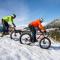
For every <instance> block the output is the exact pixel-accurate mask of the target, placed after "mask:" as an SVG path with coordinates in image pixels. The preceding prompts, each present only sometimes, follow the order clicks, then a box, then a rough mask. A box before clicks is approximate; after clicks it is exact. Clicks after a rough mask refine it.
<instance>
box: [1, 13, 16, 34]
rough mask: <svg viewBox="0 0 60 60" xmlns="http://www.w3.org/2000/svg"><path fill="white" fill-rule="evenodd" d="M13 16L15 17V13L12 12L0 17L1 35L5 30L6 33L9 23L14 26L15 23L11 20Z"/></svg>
mask: <svg viewBox="0 0 60 60" xmlns="http://www.w3.org/2000/svg"><path fill="white" fill-rule="evenodd" d="M15 18H16V15H15V14H13V15H12V16H5V17H3V18H2V24H3V35H4V34H5V32H7V33H8V31H9V26H10V24H12V25H13V26H14V27H15V24H14V22H13V20H14V19H15Z"/></svg>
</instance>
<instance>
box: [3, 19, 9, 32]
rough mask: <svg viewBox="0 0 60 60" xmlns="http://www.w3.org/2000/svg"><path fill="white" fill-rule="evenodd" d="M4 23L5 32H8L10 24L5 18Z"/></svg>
mask: <svg viewBox="0 0 60 60" xmlns="http://www.w3.org/2000/svg"><path fill="white" fill-rule="evenodd" d="M2 24H3V33H5V32H8V31H9V29H8V28H9V24H8V23H7V22H6V21H5V20H3V19H2Z"/></svg>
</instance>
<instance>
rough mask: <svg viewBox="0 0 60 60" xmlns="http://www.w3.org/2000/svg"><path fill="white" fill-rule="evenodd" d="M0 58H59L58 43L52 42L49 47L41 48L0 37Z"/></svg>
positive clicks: (10, 59)
mask: <svg viewBox="0 0 60 60" xmlns="http://www.w3.org/2000/svg"><path fill="white" fill-rule="evenodd" d="M0 60H60V43H57V42H52V45H51V47H50V48H49V49H42V48H40V47H39V46H38V45H35V46H29V45H22V44H20V43H19V41H14V40H12V39H10V37H9V36H4V37H2V38H0Z"/></svg>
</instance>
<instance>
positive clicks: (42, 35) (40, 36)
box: [36, 33, 45, 40]
mask: <svg viewBox="0 0 60 60" xmlns="http://www.w3.org/2000/svg"><path fill="white" fill-rule="evenodd" d="M44 37H45V36H44V34H43V33H40V34H39V36H38V37H36V39H37V40H38V39H40V40H41V39H43V38H44Z"/></svg>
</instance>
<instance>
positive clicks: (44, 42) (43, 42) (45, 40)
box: [39, 37, 51, 49]
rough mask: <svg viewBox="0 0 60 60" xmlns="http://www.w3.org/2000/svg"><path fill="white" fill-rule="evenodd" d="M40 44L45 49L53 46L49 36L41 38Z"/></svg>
mask: <svg viewBox="0 0 60 60" xmlns="http://www.w3.org/2000/svg"><path fill="white" fill-rule="evenodd" d="M39 45H40V47H41V48H43V49H48V48H49V47H50V46H51V41H50V39H49V38H47V37H44V38H43V39H41V40H40V42H39Z"/></svg>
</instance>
